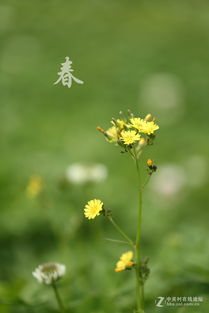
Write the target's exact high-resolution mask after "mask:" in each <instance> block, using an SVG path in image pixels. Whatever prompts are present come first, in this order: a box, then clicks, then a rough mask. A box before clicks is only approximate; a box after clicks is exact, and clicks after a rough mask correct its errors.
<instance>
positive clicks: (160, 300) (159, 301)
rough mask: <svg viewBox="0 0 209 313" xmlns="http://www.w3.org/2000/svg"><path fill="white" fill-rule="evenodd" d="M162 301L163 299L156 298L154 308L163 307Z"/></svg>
mask: <svg viewBox="0 0 209 313" xmlns="http://www.w3.org/2000/svg"><path fill="white" fill-rule="evenodd" d="M164 299H165V297H157V299H156V300H155V303H156V306H158V307H159V308H161V307H163V306H164V305H163V301H164Z"/></svg>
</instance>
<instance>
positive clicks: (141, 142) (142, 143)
mask: <svg viewBox="0 0 209 313" xmlns="http://www.w3.org/2000/svg"><path fill="white" fill-rule="evenodd" d="M139 144H140V146H145V145H146V140H145V139H144V138H141V139H140V141H139Z"/></svg>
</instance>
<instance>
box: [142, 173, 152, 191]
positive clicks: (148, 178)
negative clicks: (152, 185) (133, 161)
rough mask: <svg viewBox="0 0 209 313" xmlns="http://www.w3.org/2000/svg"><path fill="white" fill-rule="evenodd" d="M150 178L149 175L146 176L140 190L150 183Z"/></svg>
mask: <svg viewBox="0 0 209 313" xmlns="http://www.w3.org/2000/svg"><path fill="white" fill-rule="evenodd" d="M151 176H152V175H151V174H148V176H147V178H146V179H145V182H144V184H143V185H142V189H144V187H145V186H146V185H147V184H148V182H149V181H150V178H151Z"/></svg>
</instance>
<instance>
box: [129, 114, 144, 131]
mask: <svg viewBox="0 0 209 313" xmlns="http://www.w3.org/2000/svg"><path fill="white" fill-rule="evenodd" d="M130 121H131V125H130V124H129V127H131V126H132V127H134V128H136V129H137V130H138V131H140V132H141V130H142V128H143V125H144V120H143V119H142V118H139V117H134V118H131V119H130Z"/></svg>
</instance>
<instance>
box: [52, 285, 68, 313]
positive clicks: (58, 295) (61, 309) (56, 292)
mask: <svg viewBox="0 0 209 313" xmlns="http://www.w3.org/2000/svg"><path fill="white" fill-rule="evenodd" d="M52 288H53V290H54V294H55V298H56V300H57V303H58V306H59V310H60V313H63V312H64V311H65V308H64V305H63V303H62V300H61V298H60V294H59V292H58V289H57V286H56V284H52Z"/></svg>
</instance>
